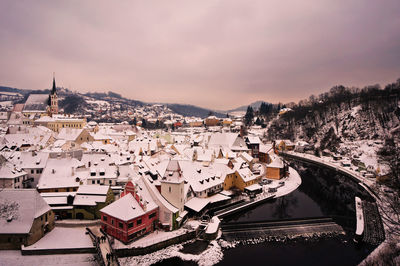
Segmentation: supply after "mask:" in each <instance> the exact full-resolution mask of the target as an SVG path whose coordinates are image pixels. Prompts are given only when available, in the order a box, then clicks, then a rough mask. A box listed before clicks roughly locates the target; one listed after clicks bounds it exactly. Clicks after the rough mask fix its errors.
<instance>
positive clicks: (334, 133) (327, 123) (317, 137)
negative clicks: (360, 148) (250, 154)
mask: <svg viewBox="0 0 400 266" xmlns="http://www.w3.org/2000/svg"><path fill="white" fill-rule="evenodd" d="M292 109H293V111H291V112H287V113H285V114H284V115H282V116H278V117H276V118H275V119H273V120H272V121H271V122H270V124H269V127H268V136H269V138H271V139H292V140H304V141H307V142H309V143H310V144H312V145H313V146H314V147H316V148H319V149H321V150H323V149H325V148H328V149H330V150H333V151H335V150H336V149H338V148H339V146H340V143H345V142H355V141H360V140H371V141H377V140H378V141H381V140H383V139H385V138H386V137H399V136H400V80H399V81H397V82H396V83H393V84H389V85H387V86H386V87H385V89H380V88H378V87H371V88H364V89H362V90H358V89H348V88H344V87H335V88H333V89H332V90H331V91H330V92H329V93H326V94H322V95H320V96H319V97H318V98H315V97H310V100H309V101H308V102H306V103H304V102H303V103H302V104H301V105H296V106H295V107H293V108H292Z"/></svg>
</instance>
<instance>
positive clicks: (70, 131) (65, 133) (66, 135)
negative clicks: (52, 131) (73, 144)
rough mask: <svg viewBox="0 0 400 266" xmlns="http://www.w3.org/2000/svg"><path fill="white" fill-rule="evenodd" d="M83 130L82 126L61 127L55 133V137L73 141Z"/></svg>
mask: <svg viewBox="0 0 400 266" xmlns="http://www.w3.org/2000/svg"><path fill="white" fill-rule="evenodd" d="M83 131H84V129H83V128H62V129H61V130H60V132H59V133H58V135H57V139H64V140H70V141H75V140H76V139H77V138H78V137H79V135H80V134H82V132H83Z"/></svg>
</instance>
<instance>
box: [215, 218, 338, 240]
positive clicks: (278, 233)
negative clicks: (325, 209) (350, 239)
mask: <svg viewBox="0 0 400 266" xmlns="http://www.w3.org/2000/svg"><path fill="white" fill-rule="evenodd" d="M221 230H222V236H223V237H224V238H225V239H226V240H247V239H251V238H258V237H268V238H271V237H277V238H281V237H298V236H303V237H308V236H314V235H315V234H345V232H344V230H343V228H342V227H341V226H339V225H338V224H336V223H335V222H334V221H333V219H332V218H331V217H313V218H301V219H285V220H279V221H255V222H230V223H222V224H221Z"/></svg>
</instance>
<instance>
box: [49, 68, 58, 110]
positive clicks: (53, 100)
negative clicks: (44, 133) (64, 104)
mask: <svg viewBox="0 0 400 266" xmlns="http://www.w3.org/2000/svg"><path fill="white" fill-rule="evenodd" d="M49 113H50V115H53V114H58V97H57V89H56V78H55V76H54V73H53V88H52V89H51V92H50V95H49Z"/></svg>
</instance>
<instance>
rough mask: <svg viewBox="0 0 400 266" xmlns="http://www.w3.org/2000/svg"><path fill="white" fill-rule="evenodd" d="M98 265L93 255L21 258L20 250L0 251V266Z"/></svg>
mask: <svg viewBox="0 0 400 266" xmlns="http://www.w3.org/2000/svg"><path fill="white" fill-rule="evenodd" d="M13 265H18V266H47V265H82V266H95V265H98V264H97V263H96V261H95V258H94V256H93V254H68V255H33V256H22V255H21V251H20V250H0V266H13Z"/></svg>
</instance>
